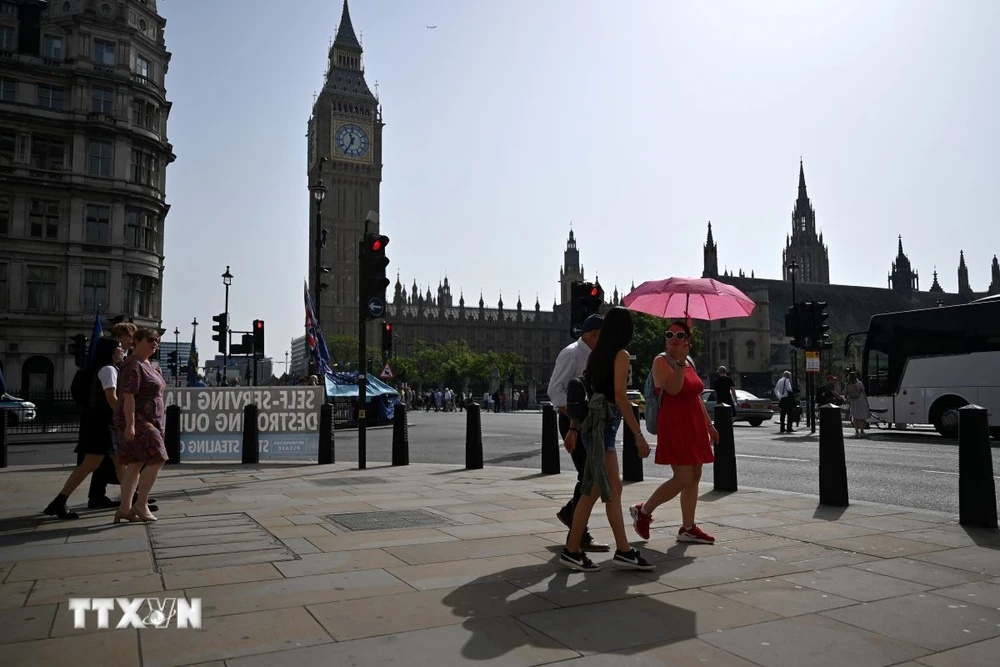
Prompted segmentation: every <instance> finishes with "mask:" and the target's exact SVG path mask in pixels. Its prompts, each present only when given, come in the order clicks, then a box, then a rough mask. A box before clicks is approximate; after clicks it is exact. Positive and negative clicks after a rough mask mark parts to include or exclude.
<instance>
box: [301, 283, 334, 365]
mask: <svg viewBox="0 0 1000 667" xmlns="http://www.w3.org/2000/svg"><path fill="white" fill-rule="evenodd" d="M302 287H303V289H304V291H305V300H306V342H307V343H308V344H309V350H310V351H311V352H312V355H313V361H315V362H316V368H317V369H318V370H319V375H320V376H321V377H326V374H327V373H328V372H329V371H330V351H329V350H328V349H327V347H326V340H325V339H324V338H323V330H322V329H320V327H319V322H317V321H316V311H315V310H314V309H313V301H312V297H311V296H310V295H309V286H308V285H306V284H305V282H304V281H303V283H302Z"/></svg>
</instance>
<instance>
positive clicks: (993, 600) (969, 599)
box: [934, 581, 1000, 657]
mask: <svg viewBox="0 0 1000 667" xmlns="http://www.w3.org/2000/svg"><path fill="white" fill-rule="evenodd" d="M934 594H935V595H943V596H944V597H947V598H951V599H953V600H958V601H960V602H966V603H969V604H977V605H980V606H983V607H989V608H990V609H995V610H997V611H1000V582H982V581H980V582H976V583H967V584H961V585H959V586H952V587H950V588H940V589H938V590H936V591H934ZM998 657H1000V656H998Z"/></svg>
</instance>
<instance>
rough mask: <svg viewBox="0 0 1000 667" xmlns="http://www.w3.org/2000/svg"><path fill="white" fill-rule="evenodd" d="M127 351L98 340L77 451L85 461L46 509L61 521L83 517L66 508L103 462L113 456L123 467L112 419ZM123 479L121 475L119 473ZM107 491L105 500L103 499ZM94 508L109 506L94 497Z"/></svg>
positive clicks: (108, 340) (110, 341) (91, 504)
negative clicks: (67, 502)
mask: <svg viewBox="0 0 1000 667" xmlns="http://www.w3.org/2000/svg"><path fill="white" fill-rule="evenodd" d="M123 356H124V350H122V348H121V345H119V343H118V341H117V340H115V339H114V338H101V339H100V340H98V341H97V348H96V349H95V350H94V358H93V360H92V361H91V369H92V370H93V373H92V374H91V375H92V381H91V388H90V402H89V405H88V406H87V408H85V409H84V411H83V413H82V414H81V415H80V435H79V439H78V442H77V446H76V449H75V450H74V451H75V452H76V453H77V454H78V455H80V456H81V457H82V460H81V461H80V462H79V464H78V465H77V466H76V468H75V469H74V470H73V472H72V473H71V474H70V476H69V479H68V480H66V483H65V484H64V485H63V488H62V491H60V492H59V495H57V496H56V497H55V499H54V500H53V501H52V502H51V503H49V505H48V507H46V508H45V509H44V510H43V513H44V514H47V515H49V516H57V517H59V518H60V519H78V518H80V515H79V514H77V513H76V512H70V511H69V510H67V509H66V501H67V500H68V499H69V496H70V495H71V494H72V493H73V491H75V490H76V488H77V487H78V486H80V483H81V482H83V480H84V479H86V478H87V475H90V474H92V473H96V471H97V470H98V468H99V467H100V465H101V462H102V461H103V460H104V458H105V457H106V456H110V457H111V460H112V461H113V463H114V466H115V467H118V466H119V460H118V448H117V439H116V438H115V436H114V434H113V427H112V424H111V417H112V414H113V412H114V409H115V407H116V406H117V404H118V396H117V393H116V391H115V383H116V381H117V379H118V377H117V376H118V370H117V369H116V368H115V365H116V364H119V363H121V360H122V357H123ZM118 474H119V476H120V475H121V472H120V471H119V473H118ZM103 493H104V492H103V490H102V491H101V497H102V498H103V497H104V495H103ZM87 507H88V508H90V509H100V508H102V507H106V505H104V504H98V503H95V501H94V498H93V497H91V498H90V499H89V500H88V502H87Z"/></svg>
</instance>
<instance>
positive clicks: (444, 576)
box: [387, 554, 559, 590]
mask: <svg viewBox="0 0 1000 667" xmlns="http://www.w3.org/2000/svg"><path fill="white" fill-rule="evenodd" d="M558 567H559V566H558V565H557V564H556V563H555V562H553V561H545V560H543V559H541V558H538V557H536V556H532V555H530V554H517V555H513V556H499V557H496V558H476V559H471V560H464V561H454V562H447V563H429V564H427V565H407V566H403V567H393V568H389V569H388V570H387V571H388V572H389V573H390V574H391V575H392V576H394V577H396V578H398V579H399V580H400V581H405V582H406V583H407V584H409V585H410V586H412V587H413V588H415V589H417V590H430V589H432V588H453V587H456V586H462V585H464V584H470V583H473V582H477V583H484V582H487V581H504V580H508V579H511V578H515V577H516V578H524V577H526V576H528V574H529V573H530V574H533V575H536V576H543V575H545V574H549V573H551V572H553V571H555V570H556V569H558Z"/></svg>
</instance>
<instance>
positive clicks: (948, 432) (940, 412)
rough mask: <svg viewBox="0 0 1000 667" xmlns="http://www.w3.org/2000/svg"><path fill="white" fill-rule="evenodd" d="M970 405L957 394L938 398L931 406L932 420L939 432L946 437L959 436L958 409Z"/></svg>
mask: <svg viewBox="0 0 1000 667" xmlns="http://www.w3.org/2000/svg"><path fill="white" fill-rule="evenodd" d="M966 405H968V403H967V402H966V401H963V400H962V399H961V398H959V397H957V396H946V397H944V398H940V399H938V401H937V402H936V403H934V405H933V406H932V407H931V421H932V422H933V423H934V428H935V429H937V432H938V433H940V434H941V435H943V436H944V437H946V438H956V437H958V409H959V408H961V407H964V406H966Z"/></svg>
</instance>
